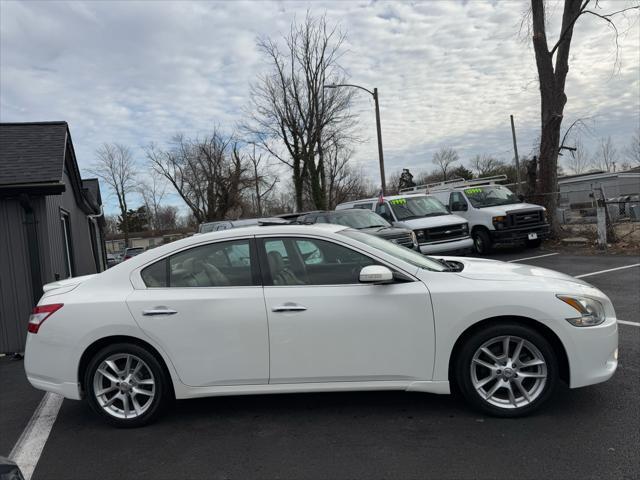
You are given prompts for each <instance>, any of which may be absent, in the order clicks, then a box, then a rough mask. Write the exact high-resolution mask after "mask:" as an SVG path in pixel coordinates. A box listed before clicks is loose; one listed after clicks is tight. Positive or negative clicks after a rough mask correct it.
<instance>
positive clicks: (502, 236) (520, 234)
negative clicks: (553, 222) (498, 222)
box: [489, 223, 549, 244]
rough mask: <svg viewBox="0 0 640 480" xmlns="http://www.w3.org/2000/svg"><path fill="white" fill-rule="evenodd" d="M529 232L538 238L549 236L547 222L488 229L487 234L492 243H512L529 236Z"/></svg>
mask: <svg viewBox="0 0 640 480" xmlns="http://www.w3.org/2000/svg"><path fill="white" fill-rule="evenodd" d="M530 233H535V234H536V236H537V237H538V238H539V239H545V238H547V237H548V236H549V224H547V223H543V224H540V225H534V226H531V227H522V228H507V229H504V230H490V231H489V235H490V236H491V241H492V242H493V243H501V244H514V243H520V242H522V241H524V240H527V239H528V238H529V234H530Z"/></svg>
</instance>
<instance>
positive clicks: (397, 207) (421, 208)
mask: <svg viewBox="0 0 640 480" xmlns="http://www.w3.org/2000/svg"><path fill="white" fill-rule="evenodd" d="M389 205H391V208H392V209H393V213H395V214H396V218H397V219H398V220H410V219H412V218H421V217H436V216H439V215H448V214H449V211H448V210H447V207H445V206H444V205H443V204H442V203H440V202H439V201H438V200H436V199H435V198H433V197H427V196H426V195H424V196H416V197H403V198H394V199H393V200H389Z"/></svg>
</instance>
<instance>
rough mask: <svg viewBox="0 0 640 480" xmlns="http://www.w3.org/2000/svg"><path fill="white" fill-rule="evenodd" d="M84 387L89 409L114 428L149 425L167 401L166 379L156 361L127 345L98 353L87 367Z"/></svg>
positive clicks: (119, 345)
mask: <svg viewBox="0 0 640 480" xmlns="http://www.w3.org/2000/svg"><path fill="white" fill-rule="evenodd" d="M84 387H85V392H86V393H87V401H88V402H89V405H90V406H91V408H92V410H94V411H95V412H96V413H98V414H99V415H100V416H102V417H103V418H104V419H106V420H107V421H108V422H109V423H111V424H112V425H115V426H117V427H139V426H142V425H146V424H147V423H150V422H151V421H153V420H154V419H155V418H156V417H157V416H158V415H159V413H160V412H161V410H162V407H163V406H164V404H165V403H166V400H167V399H168V398H169V388H168V387H169V379H168V378H167V376H166V374H165V373H164V370H163V368H162V366H161V365H160V363H159V362H158V360H157V359H156V358H155V357H154V356H153V355H152V354H151V353H149V352H148V351H147V350H145V349H144V348H142V347H140V346H138V345H134V344H129V343H119V344H114V345H109V346H108V347H105V348H103V349H102V350H100V351H99V352H98V353H97V354H96V355H95V356H94V357H93V358H92V359H91V361H90V363H89V365H88V368H87V371H86V373H85V378H84Z"/></svg>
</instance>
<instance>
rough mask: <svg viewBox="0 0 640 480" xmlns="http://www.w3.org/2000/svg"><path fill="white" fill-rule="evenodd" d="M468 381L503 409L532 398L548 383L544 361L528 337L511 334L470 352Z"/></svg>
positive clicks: (529, 402)
mask: <svg viewBox="0 0 640 480" xmlns="http://www.w3.org/2000/svg"><path fill="white" fill-rule="evenodd" d="M470 374H471V382H472V385H473V388H475V390H476V392H477V393H478V395H479V396H480V397H481V398H482V399H483V400H484V401H485V402H487V403H489V404H491V405H493V406H495V407H499V408H504V409H513V408H520V407H525V406H527V405H529V404H531V403H532V402H534V401H535V400H536V399H537V398H538V397H539V396H540V395H541V394H542V393H543V391H544V388H545V385H546V383H547V363H546V361H545V358H544V356H543V355H542V353H541V352H540V350H539V349H538V348H537V347H536V346H535V345H534V344H533V343H531V342H530V341H528V340H526V339H524V338H521V337H518V336H512V335H505V336H500V337H495V338H492V339H490V340H488V341H487V342H485V343H483V344H482V345H481V346H480V347H479V348H478V349H477V350H476V352H475V354H474V355H473V358H472V360H471V366H470Z"/></svg>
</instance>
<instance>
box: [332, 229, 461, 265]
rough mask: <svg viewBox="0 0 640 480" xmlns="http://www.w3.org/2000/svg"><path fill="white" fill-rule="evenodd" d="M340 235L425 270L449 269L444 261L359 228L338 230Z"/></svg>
mask: <svg viewBox="0 0 640 480" xmlns="http://www.w3.org/2000/svg"><path fill="white" fill-rule="evenodd" d="M338 233H339V234H340V235H345V236H347V237H349V238H352V239H354V240H357V241H359V242H362V243H364V244H365V245H368V246H370V247H373V248H376V249H378V250H381V251H382V252H384V253H386V254H388V255H391V256H393V257H395V258H397V259H399V260H402V261H403V262H407V263H410V264H411V265H413V266H415V267H419V268H422V269H424V270H434V271H436V272H444V271H448V270H449V268H448V267H447V266H445V265H444V264H443V263H441V262H438V261H436V260H434V259H432V258H429V257H426V256H424V255H421V254H419V253H417V252H414V251H413V250H409V249H408V248H406V247H401V246H400V245H396V244H395V243H393V242H390V241H389V240H384V239H383V238H380V237H376V236H375V235H370V234H368V233H364V232H359V231H358V230H350V229H349V230H342V231H340V232H338Z"/></svg>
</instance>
